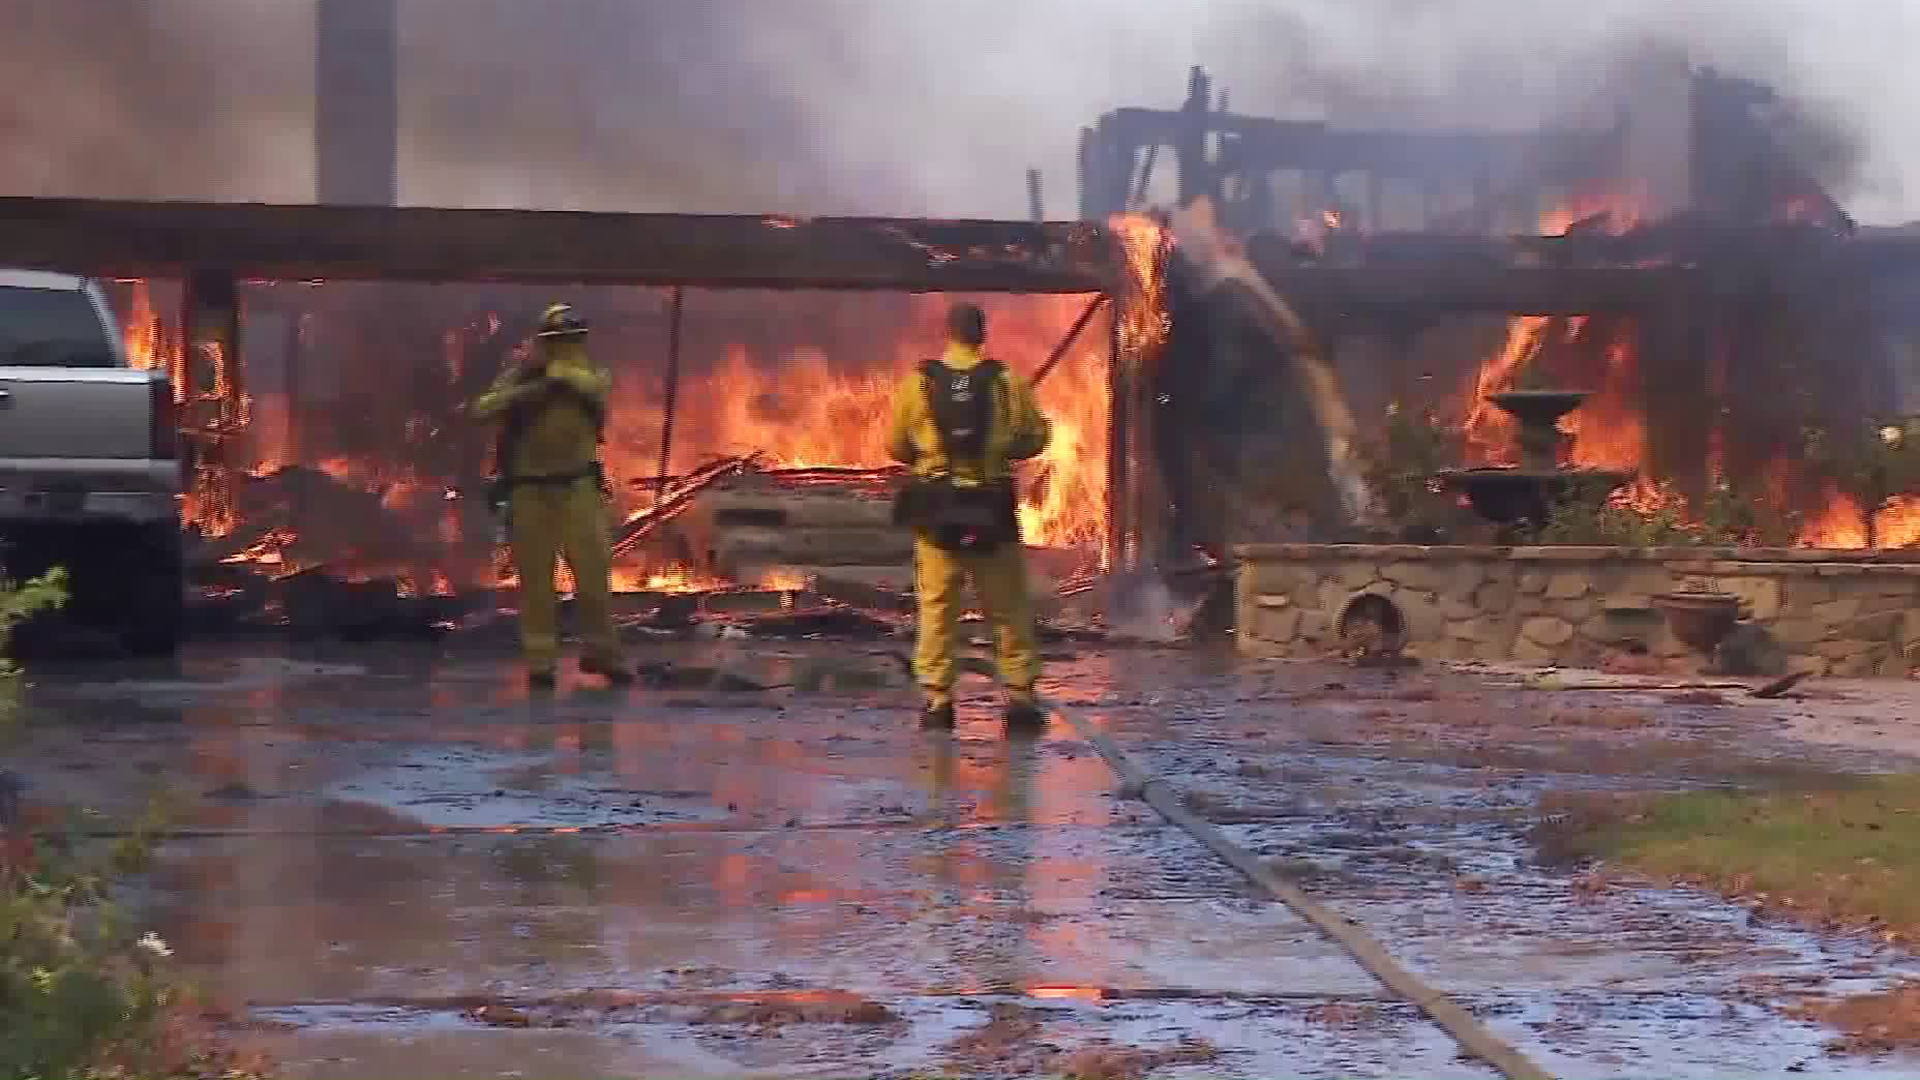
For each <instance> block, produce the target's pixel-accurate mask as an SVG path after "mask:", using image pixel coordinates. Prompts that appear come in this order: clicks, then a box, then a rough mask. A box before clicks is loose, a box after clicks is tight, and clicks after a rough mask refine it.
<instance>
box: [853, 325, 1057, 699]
mask: <svg viewBox="0 0 1920 1080" xmlns="http://www.w3.org/2000/svg"><path fill="white" fill-rule="evenodd" d="M986 324H987V320H986V314H985V312H983V311H981V309H980V308H979V307H977V306H975V305H973V304H956V305H954V307H953V308H952V309H951V310H950V311H949V312H948V316H947V339H948V340H947V347H946V352H945V353H944V355H942V356H941V357H940V359H938V360H931V361H928V362H927V363H925V364H923V365H921V366H920V367H919V368H918V369H916V370H915V371H914V372H913V374H911V375H910V376H908V377H907V378H906V379H905V380H904V381H903V382H902V383H901V385H900V388H899V391H898V392H897V393H896V395H895V397H894V403H893V425H892V431H891V433H890V436H889V439H888V446H889V452H890V453H891V454H892V455H893V457H894V458H895V460H898V461H900V462H903V463H905V464H906V465H908V466H909V467H910V472H911V477H910V479H909V482H908V484H907V486H906V487H905V488H904V489H903V491H902V493H901V497H900V502H899V504H898V506H897V507H896V515H895V517H896V520H897V521H898V522H899V523H900V524H903V525H906V526H908V527H910V528H911V529H912V530H913V532H914V545H913V552H914V589H915V593H916V595H917V597H918V602H919V619H918V631H919V636H918V640H917V642H916V645H915V648H914V654H913V672H914V677H915V679H916V680H917V681H918V682H919V683H920V687H921V689H922V691H923V692H924V694H925V709H924V711H923V713H922V714H921V723H922V726H924V727H927V728H930V729H949V728H952V727H953V724H954V714H953V683H954V650H955V647H956V644H957V642H956V638H957V636H958V631H959V621H960V615H961V611H962V607H961V604H962V590H963V589H964V587H965V586H966V584H967V582H968V581H971V582H972V583H973V587H974V590H975V592H976V593H977V594H978V595H979V598H980V604H981V607H982V608H984V609H985V610H984V612H983V613H984V614H985V615H986V617H987V620H988V622H989V624H990V625H991V626H992V628H993V639H994V645H995V647H996V652H997V656H998V660H999V673H1000V683H1001V686H1002V687H1003V688H1004V689H1005V691H1006V694H1007V712H1006V723H1007V729H1008V731H1009V732H1014V731H1020V730H1025V731H1037V730H1038V729H1039V728H1041V727H1043V726H1044V725H1045V723H1046V718H1045V716H1044V715H1043V714H1042V712H1041V710H1040V708H1039V705H1038V700H1037V698H1036V697H1035V695H1034V683H1035V682H1036V681H1037V680H1038V679H1039V676H1040V653H1039V649H1038V646H1037V642H1036V640H1035V639H1036V634H1035V628H1034V615H1033V601H1032V597H1031V596H1030V595H1029V594H1028V588H1027V566H1026V555H1025V551H1024V550H1023V548H1022V546H1021V541H1020V526H1019V519H1018V515H1017V506H1016V502H1015V498H1014V487H1013V463H1014V462H1016V461H1024V460H1026V459H1028V458H1032V457H1036V456H1038V455H1039V454H1040V453H1041V452H1042V451H1044V450H1045V449H1046V448H1047V441H1048V439H1049V438H1051V437H1052V433H1053V429H1052V425H1051V424H1050V423H1049V422H1048V421H1047V418H1046V417H1045V416H1044V415H1042V414H1041V412H1040V409H1039V406H1038V404H1037V403H1036V402H1035V400H1034V395H1033V388H1032V387H1031V386H1030V385H1028V384H1027V383H1026V381H1025V380H1023V379H1021V378H1019V377H1018V376H1016V375H1014V374H1013V373H1012V372H1011V371H1009V370H1007V369H1006V368H1005V367H1002V366H1001V365H1000V363H999V362H998V361H995V360H993V359H991V358H989V357H988V356H987V355H986V354H985V352H984V351H983V350H984V347H985V345H986V338H987V325H986Z"/></svg>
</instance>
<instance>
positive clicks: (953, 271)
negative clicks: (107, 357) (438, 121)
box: [0, 197, 1112, 293]
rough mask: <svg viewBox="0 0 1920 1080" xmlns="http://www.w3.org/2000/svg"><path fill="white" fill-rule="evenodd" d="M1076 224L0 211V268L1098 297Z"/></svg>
mask: <svg viewBox="0 0 1920 1080" xmlns="http://www.w3.org/2000/svg"><path fill="white" fill-rule="evenodd" d="M1109 258H1110V248H1109V247H1108V246H1107V244H1106V242H1105V239H1104V237H1103V235H1102V230H1101V229H1099V228H1097V227H1095V226H1092V225H1083V224H1079V223H1059V222H1056V223H1049V224H1040V225H1036V224H1033V223H1032V222H1006V221H934V220H915V219H896V218H811V219H793V218H773V217H753V216H723V215H705V216H703V215H685V214H608V213H583V212H572V211H566V212H562V211H545V210H451V209H437V208H428V207H399V208H394V207H372V206H274V205H264V204H255V203H190V202H178V203H174V202H165V203H162V202H118V201H106V200H92V199H36V198H18V197H10V198H0V265H7V266H20V267H28V268H43V269H49V270H64V271H68V272H76V273H84V274H92V275H96V276H104V277H179V276H185V275H187V274H189V273H191V272H193V271H194V270H195V269H197V268H201V267H216V266H217V267H223V268H226V269H228V270H230V271H231V272H232V273H234V274H236V275H238V276H239V277H241V278H242V279H274V280H295V281H299V280H315V279H362V280H417V281H500V282H528V283H571V284H600V283H604V284H636V285H656V286H668V285H686V286H693V287H713V288H769V289H796V288H809V289H886V290H907V291H967V292H1025V293H1068V292H1098V291H1100V290H1102V289H1103V288H1105V287H1106V284H1107V282H1108V280H1109V278H1110V277H1111V271H1112V267H1111V264H1110V261H1109Z"/></svg>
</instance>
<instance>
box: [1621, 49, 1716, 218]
mask: <svg viewBox="0 0 1920 1080" xmlns="http://www.w3.org/2000/svg"><path fill="white" fill-rule="evenodd" d="M1631 63H1632V67H1631V69H1630V71H1631V75H1630V77H1629V79H1628V80H1627V85H1628V86H1629V87H1631V89H1630V90H1629V91H1628V93H1627V100H1626V101H1625V102H1624V106H1625V112H1626V117H1627V131H1626V146H1625V147H1624V148H1623V149H1624V151H1625V157H1626V160H1624V161H1623V162H1621V166H1622V172H1623V173H1624V174H1625V176H1626V179H1627V180H1628V181H1629V182H1630V184H1631V185H1632V187H1633V188H1634V189H1635V190H1630V191H1628V192H1626V194H1627V195H1628V196H1629V197H1631V198H1632V199H1634V201H1635V202H1636V203H1638V207H1639V210H1640V217H1641V220H1643V221H1655V220H1658V219H1660V218H1663V217H1666V216H1668V215H1670V214H1674V213H1678V212H1681V211H1684V210H1690V209H1693V208H1694V192H1695V187H1696V185H1697V184H1698V182H1699V178H1698V176H1697V173H1696V170H1697V169H1698V163H1697V162H1696V161H1695V160H1694V149H1695V139H1694V120H1695V117H1694V110H1693V107H1692V102H1693V96H1694V77H1693V67H1692V65H1691V64H1690V63H1689V62H1688V59H1687V57H1686V55H1685V54H1684V53H1681V52H1678V51H1676V50H1666V49H1649V50H1648V51H1647V52H1646V53H1644V54H1643V55H1641V56H1639V57H1637V58H1636V59H1635V60H1634V61H1632V62H1631Z"/></svg>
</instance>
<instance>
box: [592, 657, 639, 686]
mask: <svg viewBox="0 0 1920 1080" xmlns="http://www.w3.org/2000/svg"><path fill="white" fill-rule="evenodd" d="M580 670H581V672H582V673H584V674H587V675H598V676H600V677H601V678H603V679H605V680H607V682H608V683H610V684H612V685H614V686H631V685H632V684H633V669H632V668H630V667H628V666H627V665H626V664H625V663H624V662H622V661H619V660H615V659H612V658H611V657H605V656H583V657H581V658H580Z"/></svg>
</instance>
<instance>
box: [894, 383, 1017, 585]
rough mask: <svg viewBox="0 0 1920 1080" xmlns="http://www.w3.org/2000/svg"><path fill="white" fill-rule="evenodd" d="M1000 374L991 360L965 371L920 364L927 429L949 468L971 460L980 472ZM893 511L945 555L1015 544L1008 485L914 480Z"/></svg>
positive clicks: (946, 479) (1014, 504) (1013, 510)
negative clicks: (930, 427) (924, 382)
mask: <svg viewBox="0 0 1920 1080" xmlns="http://www.w3.org/2000/svg"><path fill="white" fill-rule="evenodd" d="M1004 371H1005V369H1004V368H1003V367H1001V366H1000V364H999V362H998V361H994V360H988V361H986V362H985V363H983V364H981V365H980V366H978V367H975V368H973V369H971V370H968V371H956V370H954V369H953V368H950V367H948V366H946V365H945V364H942V363H941V362H940V361H938V360H929V361H927V362H926V363H924V364H922V365H921V366H920V372H921V374H922V375H924V376H925V377H926V380H927V404H928V406H929V409H930V411H931V412H932V413H933V426H934V429H935V431H937V432H938V437H939V439H940V450H941V453H943V454H945V455H946V459H947V463H948V465H949V466H951V465H955V464H958V463H960V462H963V461H965V462H976V463H978V464H979V466H980V468H981V471H982V472H984V471H985V468H986V456H987V432H988V431H989V430H990V429H991V427H992V425H993V410H994V406H995V404H996V403H997V402H998V401H999V400H1000V398H1001V396H1002V395H1003V394H1004V393H1005V388H1006V383H1005V380H1004V379H1003V378H1002V374H1003V373H1004ZM894 513H895V520H897V521H899V522H900V523H901V524H904V525H911V526H913V527H914V528H917V529H920V530H923V531H924V532H925V533H926V534H927V535H928V536H929V537H930V538H931V539H932V540H933V542H934V544H935V545H936V546H938V547H940V548H943V549H945V550H947V551H957V552H973V553H984V552H988V551H992V550H994V549H996V548H998V547H1000V546H1001V545H1003V544H1010V543H1018V542H1019V540H1020V517H1019V514H1018V512H1017V502H1016V500H1015V497H1014V490H1013V484H1012V482H1011V481H1008V482H1005V483H995V484H984V485H976V486H969V487H961V486H959V485H957V484H955V483H953V480H952V478H951V477H941V478H938V479H932V480H920V481H916V482H914V483H912V484H910V485H908V487H907V489H906V490H905V491H903V492H902V493H901V499H900V501H899V502H898V503H896V504H895V507H894Z"/></svg>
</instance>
